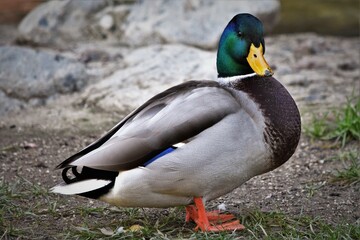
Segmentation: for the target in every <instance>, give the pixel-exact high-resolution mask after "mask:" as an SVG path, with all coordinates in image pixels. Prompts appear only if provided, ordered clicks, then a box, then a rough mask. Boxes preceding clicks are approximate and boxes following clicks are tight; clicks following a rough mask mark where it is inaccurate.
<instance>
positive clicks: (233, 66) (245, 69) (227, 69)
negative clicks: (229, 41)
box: [216, 44, 254, 78]
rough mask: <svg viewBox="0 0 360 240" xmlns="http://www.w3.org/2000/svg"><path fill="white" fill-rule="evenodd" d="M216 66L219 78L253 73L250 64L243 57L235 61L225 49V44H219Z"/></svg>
mask: <svg viewBox="0 0 360 240" xmlns="http://www.w3.org/2000/svg"><path fill="white" fill-rule="evenodd" d="M216 67H217V71H218V77H219V78H225V77H233V76H239V75H247V74H251V73H254V71H253V70H252V69H251V67H250V65H249V64H248V62H247V61H246V59H244V60H243V61H235V60H234V59H233V58H232V57H231V56H230V55H229V54H228V53H227V51H226V45H222V44H220V46H219V50H218V53H217V60H216Z"/></svg>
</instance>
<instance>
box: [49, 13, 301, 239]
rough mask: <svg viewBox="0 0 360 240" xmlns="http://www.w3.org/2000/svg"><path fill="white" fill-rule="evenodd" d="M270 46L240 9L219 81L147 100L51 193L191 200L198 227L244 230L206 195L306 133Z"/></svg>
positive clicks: (155, 204)
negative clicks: (209, 207) (269, 57)
mask: <svg viewBox="0 0 360 240" xmlns="http://www.w3.org/2000/svg"><path fill="white" fill-rule="evenodd" d="M264 54H265V42H264V29H263V25H262V23H261V21H260V20H259V19H258V18H256V17H255V16H253V15H251V14H248V13H240V14H237V15H236V16H234V17H233V18H232V19H231V20H230V22H229V23H228V24H227V26H226V27H225V29H224V31H223V33H222V35H221V37H220V40H219V46H218V51H217V59H216V66H217V71H218V78H217V79H216V80H192V81H186V82H184V83H181V84H179V85H176V86H174V87H171V88H169V89H167V90H165V91H163V92H161V93H159V94H157V95H155V96H154V97H152V98H151V99H149V100H148V101H147V102H145V103H144V104H143V105H141V106H140V107H138V108H137V109H135V110H134V111H133V112H131V113H130V114H129V115H127V116H126V117H125V118H124V119H122V120H121V121H120V122H119V123H118V124H116V125H115V126H114V127H113V128H112V129H110V130H109V131H108V132H107V133H106V134H104V135H103V136H102V137H101V138H99V139H98V140H96V141H95V142H93V143H92V144H90V145H89V146H87V147H85V148H84V149H82V150H81V151H79V152H77V153H75V154H74V155H72V156H70V157H69V158H67V159H66V160H65V161H63V162H62V163H60V164H59V165H58V166H57V167H56V168H57V169H62V178H63V183H61V184H59V185H57V186H55V187H53V188H52V189H51V190H52V192H54V193H59V194H65V195H79V196H83V197H87V198H92V199H98V200H100V201H104V202H107V203H109V204H112V205H115V206H118V207H147V208H168V207H175V206H185V209H186V219H185V220H186V221H187V222H188V221H193V222H195V224H196V228H195V229H196V230H202V231H206V232H207V231H209V232H210V231H211V232H220V231H235V230H242V229H244V228H245V227H244V225H242V224H241V223H240V222H239V220H236V217H235V216H234V215H233V214H229V213H226V214H225V213H221V212H219V211H206V208H205V206H206V203H207V202H208V201H210V200H213V199H216V198H218V197H220V196H222V195H225V194H227V193H229V192H231V191H233V190H234V189H236V188H238V187H239V186H241V185H242V184H243V183H245V182H247V181H248V180H250V179H251V178H253V177H254V176H257V175H260V174H263V173H266V172H269V171H271V170H273V169H275V168H277V167H279V166H280V165H282V164H284V163H285V162H286V161H287V160H288V159H289V158H290V157H291V156H292V155H293V153H294V152H295V150H296V148H297V145H298V143H299V138H300V133H301V121H300V114H299V110H298V108H297V105H296V103H295V101H294V99H293V98H292V97H291V95H290V94H289V92H288V91H287V90H286V88H285V87H284V86H283V85H282V84H281V83H280V82H279V81H277V80H276V79H275V78H274V77H273V73H274V72H273V70H272V69H271V68H270V66H269V64H268V63H267V62H266V60H265V57H264Z"/></svg>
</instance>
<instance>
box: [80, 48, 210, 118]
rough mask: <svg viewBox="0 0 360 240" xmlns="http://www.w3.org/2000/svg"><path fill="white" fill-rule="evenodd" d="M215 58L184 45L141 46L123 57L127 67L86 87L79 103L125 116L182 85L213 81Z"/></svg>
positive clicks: (205, 52) (208, 53)
mask: <svg viewBox="0 0 360 240" xmlns="http://www.w3.org/2000/svg"><path fill="white" fill-rule="evenodd" d="M215 57H216V54H215V52H207V51H203V50H199V49H196V48H193V47H187V46H183V45H164V46H161V45H152V46H148V47H143V48H140V49H138V50H135V51H133V52H132V53H130V54H128V55H127V56H126V57H125V58H124V62H125V64H126V65H127V67H126V68H124V69H120V70H118V71H116V72H114V74H112V75H111V76H109V77H108V78H106V79H104V80H102V81H101V82H99V83H97V84H93V85H91V86H89V87H88V88H87V89H86V90H85V91H84V93H83V94H82V97H81V98H80V99H81V100H80V102H81V103H83V104H85V105H87V106H89V107H94V108H96V109H102V110H105V111H115V112H121V113H128V112H129V111H132V110H133V109H134V108H136V107H138V106H139V105H141V104H142V103H144V102H145V101H146V100H148V99H149V98H150V97H152V96H154V95H155V94H157V93H160V92H161V91H163V90H165V89H167V88H169V87H171V86H174V85H176V84H179V83H181V82H184V81H187V80H192V79H196V80H201V79H215V78H216V76H217V73H216V66H215ZM80 102H79V103H80Z"/></svg>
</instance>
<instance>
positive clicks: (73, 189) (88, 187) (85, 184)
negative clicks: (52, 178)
mask: <svg viewBox="0 0 360 240" xmlns="http://www.w3.org/2000/svg"><path fill="white" fill-rule="evenodd" d="M110 182H111V181H110V180H102V179H89V180H84V181H80V182H75V183H70V184H67V185H57V186H55V187H53V188H51V189H50V191H52V192H53V193H60V194H65V195H73V194H80V193H85V192H90V191H93V190H96V189H99V188H102V187H105V186H106V185H108V184H109V183H110Z"/></svg>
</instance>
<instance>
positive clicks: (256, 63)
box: [246, 43, 274, 77]
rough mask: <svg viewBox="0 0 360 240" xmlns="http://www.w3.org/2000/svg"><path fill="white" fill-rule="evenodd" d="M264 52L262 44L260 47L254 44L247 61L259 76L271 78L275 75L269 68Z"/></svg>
mask: <svg viewBox="0 0 360 240" xmlns="http://www.w3.org/2000/svg"><path fill="white" fill-rule="evenodd" d="M263 52H264V51H263V46H262V44H261V43H260V46H259V47H255V45H254V44H253V43H252V44H251V46H250V51H249V54H248V56H247V58H246V60H247V61H248V63H249V65H250V67H251V68H252V70H254V72H255V73H256V74H257V75H259V76H266V77H269V76H272V75H273V74H274V73H273V71H272V70H271V68H270V67H269V64H268V63H267V62H266V60H265V58H264V54H263Z"/></svg>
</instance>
